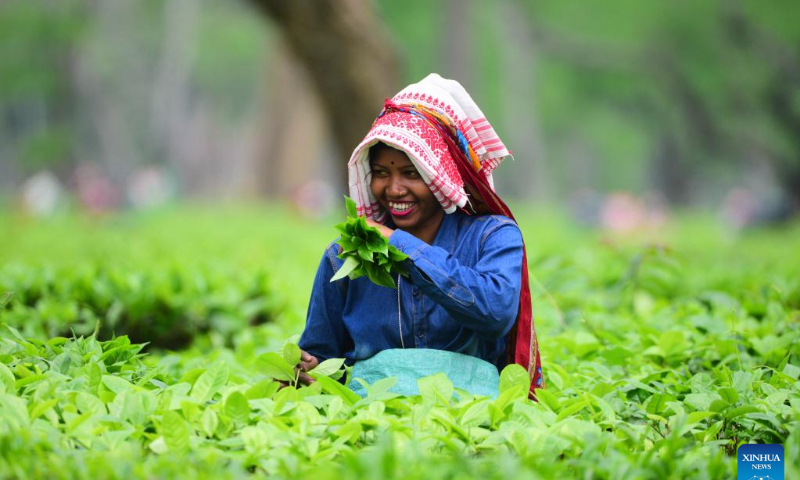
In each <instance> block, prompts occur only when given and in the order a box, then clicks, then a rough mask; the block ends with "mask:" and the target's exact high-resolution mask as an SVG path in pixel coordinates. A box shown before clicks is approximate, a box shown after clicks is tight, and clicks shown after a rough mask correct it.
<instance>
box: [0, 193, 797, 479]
mask: <svg viewBox="0 0 800 480" xmlns="http://www.w3.org/2000/svg"><path fill="white" fill-rule="evenodd" d="M563 218H565V216H563V215H558V214H553V213H536V212H531V213H529V214H527V215H522V216H521V218H520V224H521V227H522V230H523V233H524V235H525V238H526V241H527V244H528V252H529V267H530V272H531V275H532V277H531V278H532V294H533V297H534V313H535V315H536V325H537V332H538V335H539V339H540V345H541V348H542V355H543V362H544V369H545V378H546V382H547V388H546V389H545V390H544V391H540V392H539V395H538V402H532V401H530V400H527V399H526V395H525V391H526V389H527V385H526V381H527V377H526V375H525V372H524V371H522V370H521V369H519V368H513V367H509V368H507V369H506V370H504V371H503V373H502V376H501V394H500V396H499V397H498V398H496V399H492V398H484V397H474V396H472V395H470V394H469V393H468V392H464V391H458V390H455V389H454V388H453V386H452V384H451V383H450V382H449V380H448V379H447V378H446V377H443V376H441V375H440V376H434V377H429V378H426V379H424V380H422V381H420V391H421V394H420V395H419V396H413V397H402V396H398V395H396V394H394V393H392V392H391V391H390V388H391V385H392V379H386V380H383V381H380V382H378V383H376V384H374V385H371V386H369V387H368V392H369V394H368V396H367V397H366V398H361V397H359V396H357V395H355V394H354V393H352V392H351V391H349V390H348V389H347V388H345V387H344V386H342V384H341V383H340V382H338V381H337V378H339V377H340V376H342V375H348V372H347V371H346V370H345V369H344V368H343V366H342V365H341V362H337V361H329V362H326V363H324V364H322V365H320V367H318V369H317V371H315V372H314V376H316V377H317V378H318V381H317V382H316V383H315V384H313V385H312V386H311V387H300V388H296V387H295V385H294V383H295V378H294V371H293V369H292V368H291V365H292V364H293V363H295V362H296V359H297V358H298V356H299V351H298V349H297V346H296V342H297V335H298V334H299V333H300V332H301V331H302V328H303V323H304V315H305V308H306V304H307V301H308V296H309V295H310V286H311V282H312V280H313V276H314V272H315V269H316V266H317V264H318V263H319V261H320V258H321V256H322V253H323V250H324V248H325V246H326V245H327V244H328V243H329V242H330V241H332V240H333V239H334V238H335V237H336V235H337V232H336V231H335V230H334V229H333V228H332V227H331V225H333V224H334V223H336V221H337V219H333V218H332V219H325V220H322V221H316V222H312V221H310V220H303V219H301V218H300V217H299V216H297V215H296V214H295V213H294V212H291V211H289V210H288V209H286V208H266V207H235V208H234V207H230V208H224V207H221V208H220V207H218V208H214V209H208V208H201V207H191V206H187V207H180V208H176V209H173V210H164V211H159V212H150V213H147V214H125V215H116V216H110V217H105V218H88V217H81V216H75V215H63V216H58V217H56V218H53V219H49V220H46V221H36V220H32V219H29V218H25V217H20V216H16V215H12V214H4V215H0V232H2V234H0V324H3V325H2V327H0V477H1V478H86V479H97V478H113V479H123V478H124V479H128V478H215V479H216V478H247V477H255V476H264V475H268V476H271V477H273V478H319V479H328V478H330V479H339V478H343V479H349V478H365V477H368V478H382V479H393V478H402V479H415V478H420V479H421V478H425V479H462V478H488V479H493V478H497V479H500V478H515V479H526V478H530V479H537V478H541V479H547V478H554V479H555V478H558V479H694V478H696V479H707V478H710V479H729V478H734V477H735V471H736V458H735V452H736V448H737V446H738V445H740V444H742V443H780V444H783V445H784V448H785V451H786V463H785V468H786V478H800V468H798V465H800V383H799V382H798V379H799V378H800V347H798V341H799V340H800V328H799V326H800V254H798V253H797V252H800V226H798V225H794V226H783V227H775V228H772V229H760V230H752V231H745V232H733V231H728V230H726V229H725V228H724V227H722V226H719V225H717V223H716V222H715V221H714V219H713V218H710V217H707V216H699V217H691V216H687V217H682V218H680V219H677V220H675V221H673V222H672V223H671V224H669V225H668V226H667V227H664V228H662V229H661V230H659V231H655V232H636V233H631V234H627V235H612V234H604V233H599V232H597V231H595V230H593V229H588V228H581V227H578V226H576V225H573V224H570V223H568V222H566V221H565V220H563ZM278 380H281V381H283V382H284V383H288V384H289V386H288V387H286V388H279V386H280V384H279V383H278ZM349 381H358V380H356V379H349Z"/></svg>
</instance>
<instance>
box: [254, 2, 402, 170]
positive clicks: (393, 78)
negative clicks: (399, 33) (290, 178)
mask: <svg viewBox="0 0 800 480" xmlns="http://www.w3.org/2000/svg"><path fill="white" fill-rule="evenodd" d="M251 2H252V3H253V4H254V5H256V6H257V7H258V8H260V9H261V10H262V11H263V12H264V13H266V14H268V15H269V16H270V17H271V18H272V20H273V21H274V23H275V25H276V26H278V27H279V28H280V30H281V32H282V33H283V35H284V38H285V39H286V42H287V44H288V45H289V48H290V49H291V51H292V52H293V53H294V54H295V55H296V57H297V58H298V59H299V60H300V62H301V63H302V64H303V65H304V67H305V69H306V70H307V72H308V74H309V75H310V78H311V82H312V84H313V85H314V86H315V87H316V90H317V91H318V92H319V94H320V95H319V98H320V100H321V102H322V104H323V106H324V109H325V113H326V115H327V117H328V119H329V121H330V125H331V128H332V130H333V133H334V136H335V138H336V142H337V146H338V149H339V158H344V159H346V158H349V156H350V152H352V150H353V148H355V146H356V145H357V144H358V143H359V142H360V141H361V139H362V138H363V136H364V134H365V132H366V131H367V130H368V129H369V126H370V125H371V124H372V121H373V120H374V119H375V116H376V115H377V114H378V112H379V111H380V108H381V105H382V101H383V99H384V98H385V97H387V96H391V95H393V94H394V92H395V91H396V90H397V88H398V85H399V78H398V58H397V53H396V52H395V50H394V48H393V46H392V44H391V43H390V42H389V39H388V38H387V37H386V36H385V34H384V30H383V28H382V25H381V21H380V19H379V18H378V17H377V16H376V15H375V10H374V6H373V4H372V2H371V1H369V0H293V1H284V0H251Z"/></svg>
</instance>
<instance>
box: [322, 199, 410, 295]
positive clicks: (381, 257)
mask: <svg viewBox="0 0 800 480" xmlns="http://www.w3.org/2000/svg"><path fill="white" fill-rule="evenodd" d="M344 200H345V205H346V206H347V221H346V222H344V223H340V224H338V225H336V227H335V228H336V229H337V230H339V232H340V233H341V234H342V236H341V238H339V241H338V242H337V243H338V244H339V245H340V246H341V247H342V253H340V254H339V258H340V259H342V260H344V264H343V265H342V266H341V268H339V271H337V272H336V274H335V275H334V276H333V278H331V282H335V281H336V280H339V279H342V278H344V277H350V279H351V280H354V279H356V278H358V277H361V276H364V275H366V276H367V277H369V279H370V280H372V281H373V282H374V283H376V284H377V285H383V286H384V287H390V288H395V287H396V284H395V283H394V278H393V276H395V275H398V274H400V275H406V271H405V269H404V268H403V266H402V264H401V262H402V261H403V260H405V259H407V258H408V255H406V254H405V253H403V252H401V251H400V250H398V249H396V248H395V247H393V246H392V245H389V240H388V239H387V238H386V237H384V236H383V235H382V234H381V232H380V231H378V229H377V228H375V227H370V226H369V225H367V221H366V219H365V218H364V217H359V216H358V211H357V209H356V202H354V201H353V199H351V198H349V197H344Z"/></svg>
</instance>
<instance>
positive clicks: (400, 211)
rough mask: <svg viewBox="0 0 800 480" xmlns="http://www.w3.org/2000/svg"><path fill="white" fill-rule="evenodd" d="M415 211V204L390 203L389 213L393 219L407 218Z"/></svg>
mask: <svg viewBox="0 0 800 480" xmlns="http://www.w3.org/2000/svg"><path fill="white" fill-rule="evenodd" d="M413 211H414V202H391V201H390V202H389V213H390V214H391V215H392V216H393V217H405V216H407V215H410V214H411V213H413Z"/></svg>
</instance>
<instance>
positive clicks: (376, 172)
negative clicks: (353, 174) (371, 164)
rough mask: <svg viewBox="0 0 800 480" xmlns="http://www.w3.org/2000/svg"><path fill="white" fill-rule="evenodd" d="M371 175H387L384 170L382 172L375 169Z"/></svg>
mask: <svg viewBox="0 0 800 480" xmlns="http://www.w3.org/2000/svg"><path fill="white" fill-rule="evenodd" d="M372 176H373V177H378V178H384V177H386V176H387V174H386V172H384V171H382V170H375V171H374V172H372Z"/></svg>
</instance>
